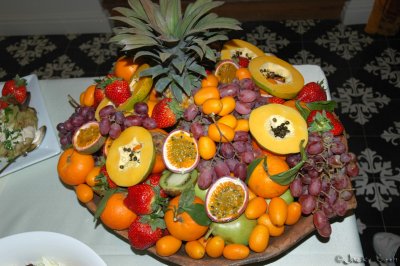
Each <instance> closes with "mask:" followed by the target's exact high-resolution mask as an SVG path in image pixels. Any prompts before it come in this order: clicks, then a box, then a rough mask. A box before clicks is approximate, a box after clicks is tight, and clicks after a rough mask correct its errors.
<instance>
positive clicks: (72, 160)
mask: <svg viewBox="0 0 400 266" xmlns="http://www.w3.org/2000/svg"><path fill="white" fill-rule="evenodd" d="M93 167H94V158H93V156H92V155H90V154H88V155H87V154H81V153H79V152H77V151H76V150H75V149H74V148H69V149H66V150H65V151H64V152H63V153H62V154H61V156H60V158H59V159H58V164H57V172H58V176H59V177H60V179H61V181H62V182H63V183H65V184H67V185H71V186H76V185H79V184H82V183H85V179H86V176H87V175H88V174H89V172H90V171H91V170H92V169H93Z"/></svg>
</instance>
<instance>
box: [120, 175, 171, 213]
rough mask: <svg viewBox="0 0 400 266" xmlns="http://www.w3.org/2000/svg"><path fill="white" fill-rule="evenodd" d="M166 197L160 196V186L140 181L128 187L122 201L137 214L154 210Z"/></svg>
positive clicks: (159, 206) (159, 207) (163, 203)
mask: <svg viewBox="0 0 400 266" xmlns="http://www.w3.org/2000/svg"><path fill="white" fill-rule="evenodd" d="M165 202H166V199H163V198H161V197H160V188H159V187H158V186H151V185H150V184H147V183H140V184H137V185H134V186H131V187H129V188H128V195H127V196H126V198H125V200H124V203H125V205H126V206H127V207H128V208H129V209H131V210H132V211H133V212H134V213H136V214H137V215H145V214H151V213H154V212H156V211H157V210H159V209H161V208H162V206H163V205H165Z"/></svg>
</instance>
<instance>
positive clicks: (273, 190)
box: [248, 155, 289, 198]
mask: <svg viewBox="0 0 400 266" xmlns="http://www.w3.org/2000/svg"><path fill="white" fill-rule="evenodd" d="M266 158H267V166H268V173H267V172H266V171H265V169H264V160H261V161H260V163H259V164H258V165H257V166H256V167H255V168H254V170H253V172H252V173H251V175H250V178H249V180H248V186H249V187H250V189H251V190H253V192H254V193H256V195H257V196H261V197H263V198H274V197H279V196H280V195H282V194H283V193H284V192H285V191H286V190H287V189H288V188H289V185H280V184H278V183H276V182H275V181H273V180H272V179H271V178H270V176H269V174H270V175H276V174H279V173H282V172H284V171H287V170H289V166H288V164H287V163H286V161H284V160H283V159H281V158H280V157H278V156H274V155H268V156H267V157H266Z"/></svg>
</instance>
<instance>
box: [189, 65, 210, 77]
mask: <svg viewBox="0 0 400 266" xmlns="http://www.w3.org/2000/svg"><path fill="white" fill-rule="evenodd" d="M187 68H188V70H190V71H192V72H194V73H196V74H200V75H202V76H204V77H205V76H207V73H206V70H205V69H204V67H203V66H201V65H199V64H197V63H195V62H194V63H192V64H190V65H189V66H188V67H187Z"/></svg>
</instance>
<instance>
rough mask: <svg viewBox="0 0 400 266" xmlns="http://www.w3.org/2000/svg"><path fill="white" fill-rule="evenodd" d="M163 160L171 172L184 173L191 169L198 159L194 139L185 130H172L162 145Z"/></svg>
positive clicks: (197, 150)
mask: <svg viewBox="0 0 400 266" xmlns="http://www.w3.org/2000/svg"><path fill="white" fill-rule="evenodd" d="M163 160H164V163H165V166H166V167H167V168H168V169H169V170H170V171H171V172H174V173H181V174H184V173H188V172H190V171H192V170H193V169H194V168H195V167H196V166H197V164H198V163H199V160H200V155H199V149H198V146H197V141H196V139H195V138H194V137H193V136H192V135H191V134H190V133H189V132H187V131H184V130H180V129H177V130H174V131H172V132H171V133H169V135H168V137H167V138H166V139H165V142H164V145H163Z"/></svg>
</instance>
